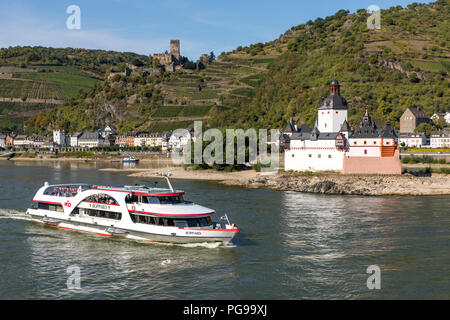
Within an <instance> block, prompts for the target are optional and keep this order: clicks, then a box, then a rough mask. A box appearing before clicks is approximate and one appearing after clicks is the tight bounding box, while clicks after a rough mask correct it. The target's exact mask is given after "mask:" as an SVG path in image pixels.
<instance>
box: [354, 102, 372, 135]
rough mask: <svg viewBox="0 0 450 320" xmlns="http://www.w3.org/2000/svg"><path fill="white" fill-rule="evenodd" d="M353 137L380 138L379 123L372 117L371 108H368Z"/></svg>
mask: <svg viewBox="0 0 450 320" xmlns="http://www.w3.org/2000/svg"><path fill="white" fill-rule="evenodd" d="M352 138H378V129H377V125H376V124H375V121H373V120H372V119H371V118H370V115H369V110H367V109H366V113H365V114H364V117H363V119H362V121H361V122H360V124H359V126H358V128H356V129H355V132H353V135H352Z"/></svg>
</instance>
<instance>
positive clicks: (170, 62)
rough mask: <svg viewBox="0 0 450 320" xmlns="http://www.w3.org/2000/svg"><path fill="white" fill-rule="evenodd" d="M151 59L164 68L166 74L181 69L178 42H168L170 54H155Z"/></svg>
mask: <svg viewBox="0 0 450 320" xmlns="http://www.w3.org/2000/svg"><path fill="white" fill-rule="evenodd" d="M153 59H156V60H158V61H159V64H161V65H162V66H164V69H165V71H166V72H174V71H175V70H178V69H181V56H180V40H170V53H168V52H167V51H166V52H165V53H155V54H154V55H153Z"/></svg>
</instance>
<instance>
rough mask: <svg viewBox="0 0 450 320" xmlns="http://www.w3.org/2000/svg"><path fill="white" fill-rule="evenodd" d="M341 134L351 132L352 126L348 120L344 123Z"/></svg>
mask: <svg viewBox="0 0 450 320" xmlns="http://www.w3.org/2000/svg"><path fill="white" fill-rule="evenodd" d="M339 131H340V132H350V126H349V125H348V122H347V120H344V123H343V124H342V126H341V130H339Z"/></svg>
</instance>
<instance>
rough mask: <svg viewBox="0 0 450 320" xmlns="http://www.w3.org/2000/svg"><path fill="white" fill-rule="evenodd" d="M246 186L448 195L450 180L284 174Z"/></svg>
mask: <svg viewBox="0 0 450 320" xmlns="http://www.w3.org/2000/svg"><path fill="white" fill-rule="evenodd" d="M246 186H247V187H251V188H260V187H266V188H270V189H274V190H280V191H297V192H309V193H321V194H335V195H367V196H381V195H449V194H450V177H449V176H448V175H444V174H433V175H432V176H429V177H416V176H413V175H409V174H407V175H401V176H400V175H398V176H394V175H339V174H323V175H315V176H305V175H300V174H289V173H286V174H277V175H275V176H271V177H258V178H254V179H250V180H249V181H248V184H247V185H246Z"/></svg>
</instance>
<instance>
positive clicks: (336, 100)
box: [319, 79, 348, 110]
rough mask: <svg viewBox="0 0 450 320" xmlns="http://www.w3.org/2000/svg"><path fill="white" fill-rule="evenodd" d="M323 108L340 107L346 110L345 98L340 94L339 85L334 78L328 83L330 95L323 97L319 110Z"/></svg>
mask: <svg viewBox="0 0 450 320" xmlns="http://www.w3.org/2000/svg"><path fill="white" fill-rule="evenodd" d="M323 109H342V110H347V109H348V106H347V100H345V99H344V98H343V97H342V96H341V85H340V84H339V82H338V81H337V80H336V79H334V80H333V81H331V83H330V95H329V96H328V97H326V98H325V99H323V102H322V106H321V107H320V108H319V110H323Z"/></svg>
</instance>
